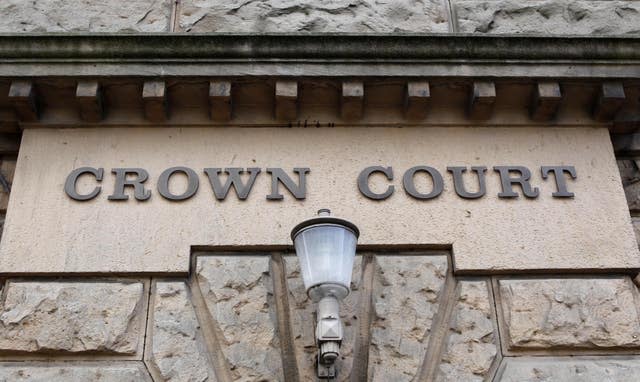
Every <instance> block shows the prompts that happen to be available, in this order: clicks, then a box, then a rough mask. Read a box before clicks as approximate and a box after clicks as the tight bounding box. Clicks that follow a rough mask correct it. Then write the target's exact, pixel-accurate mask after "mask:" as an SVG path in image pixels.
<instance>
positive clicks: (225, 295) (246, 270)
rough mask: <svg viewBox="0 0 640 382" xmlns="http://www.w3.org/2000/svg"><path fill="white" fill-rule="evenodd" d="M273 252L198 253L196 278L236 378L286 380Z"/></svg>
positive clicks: (243, 379)
mask: <svg viewBox="0 0 640 382" xmlns="http://www.w3.org/2000/svg"><path fill="white" fill-rule="evenodd" d="M269 261H270V257H269V256H246V255H237V256H200V257H198V264H197V281H198V285H199V286H200V289H201V291H202V294H203V296H204V299H205V302H206V306H207V310H208V311H209V314H211V316H212V317H213V321H214V322H215V323H216V324H217V325H218V328H219V330H220V333H221V334H222V336H221V337H222V338H221V341H220V342H221V343H220V347H221V348H222V352H223V354H224V356H225V357H226V359H227V362H228V364H229V367H230V369H231V375H232V378H234V380H242V381H253V380H256V381H259V380H268V381H272V380H283V375H282V358H281V352H280V340H279V337H278V335H277V332H276V328H277V323H276V306H275V301H274V299H273V281H272V279H271V275H270V270H269Z"/></svg>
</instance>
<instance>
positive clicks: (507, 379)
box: [495, 357, 640, 382]
mask: <svg viewBox="0 0 640 382" xmlns="http://www.w3.org/2000/svg"><path fill="white" fill-rule="evenodd" d="M638 375H640V357H588V358H587V357H585V358H569V357H566V358H563V357H558V358H556V357H549V358H546V357H545V358H542V357H526V358H520V357H518V358H505V359H504V361H503V365H502V368H501V370H500V371H499V372H498V376H497V378H496V379H495V380H496V381H499V382H546V381H580V382H603V381H615V382H636V381H637V380H638Z"/></svg>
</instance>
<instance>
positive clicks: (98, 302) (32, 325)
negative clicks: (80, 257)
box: [0, 280, 145, 355]
mask: <svg viewBox="0 0 640 382" xmlns="http://www.w3.org/2000/svg"><path fill="white" fill-rule="evenodd" d="M5 288H6V291H5V297H4V300H3V301H2V305H1V307H0V352H2V353H4V354H8V355H15V354H16V353H18V352H23V353H33V352H37V353H55V352H62V353H82V352H99V353H107V354H124V355H126V354H129V355H134V354H136V352H138V350H139V349H140V345H141V343H142V341H141V339H140V338H141V335H142V331H143V317H142V316H141V315H143V314H144V312H145V307H144V305H145V304H144V300H145V299H144V293H143V292H144V286H143V284H142V283H141V282H86V283H85V282H30V281H11V280H9V281H8V282H7V283H6V285H5Z"/></svg>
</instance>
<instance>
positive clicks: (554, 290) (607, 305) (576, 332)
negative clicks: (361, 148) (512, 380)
mask: <svg viewBox="0 0 640 382" xmlns="http://www.w3.org/2000/svg"><path fill="white" fill-rule="evenodd" d="M498 283H499V291H500V300H501V308H502V316H503V317H502V319H503V323H502V325H501V330H502V329H504V335H503V341H504V342H505V346H504V348H505V349H508V350H552V349H568V348H569V349H571V348H573V349H580V350H594V349H607V348H637V347H640V318H639V317H638V310H637V308H636V305H635V302H634V295H633V294H634V293H636V292H635V290H634V286H633V284H632V283H631V280H630V279H628V278H627V277H615V278H593V279H586V278H563V279H529V280H522V279H519V280H518V279H515V280H504V279H503V280H499V282H498ZM569 352H571V351H570V350H569Z"/></svg>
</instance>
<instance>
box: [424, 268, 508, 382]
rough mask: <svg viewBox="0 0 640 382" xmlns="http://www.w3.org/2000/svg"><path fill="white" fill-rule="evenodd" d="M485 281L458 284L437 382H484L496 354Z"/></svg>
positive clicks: (495, 338)
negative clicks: (458, 291) (458, 287)
mask: <svg viewBox="0 0 640 382" xmlns="http://www.w3.org/2000/svg"><path fill="white" fill-rule="evenodd" d="M492 305H493V304H492V302H491V298H490V296H489V289H488V284H487V282H486V281H461V282H460V294H459V296H458V298H457V301H456V306H455V308H454V312H453V317H452V320H451V326H450V329H449V335H448V338H447V340H446V343H445V350H444V354H443V357H442V363H441V364H440V368H439V373H438V376H437V378H436V380H437V381H478V382H481V381H484V380H486V378H487V376H488V374H489V371H490V369H491V366H492V364H493V360H494V359H495V357H496V354H497V352H498V347H497V339H498V334H497V333H496V326H495V325H494V323H493V320H495V316H494V314H493V309H492Z"/></svg>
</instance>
